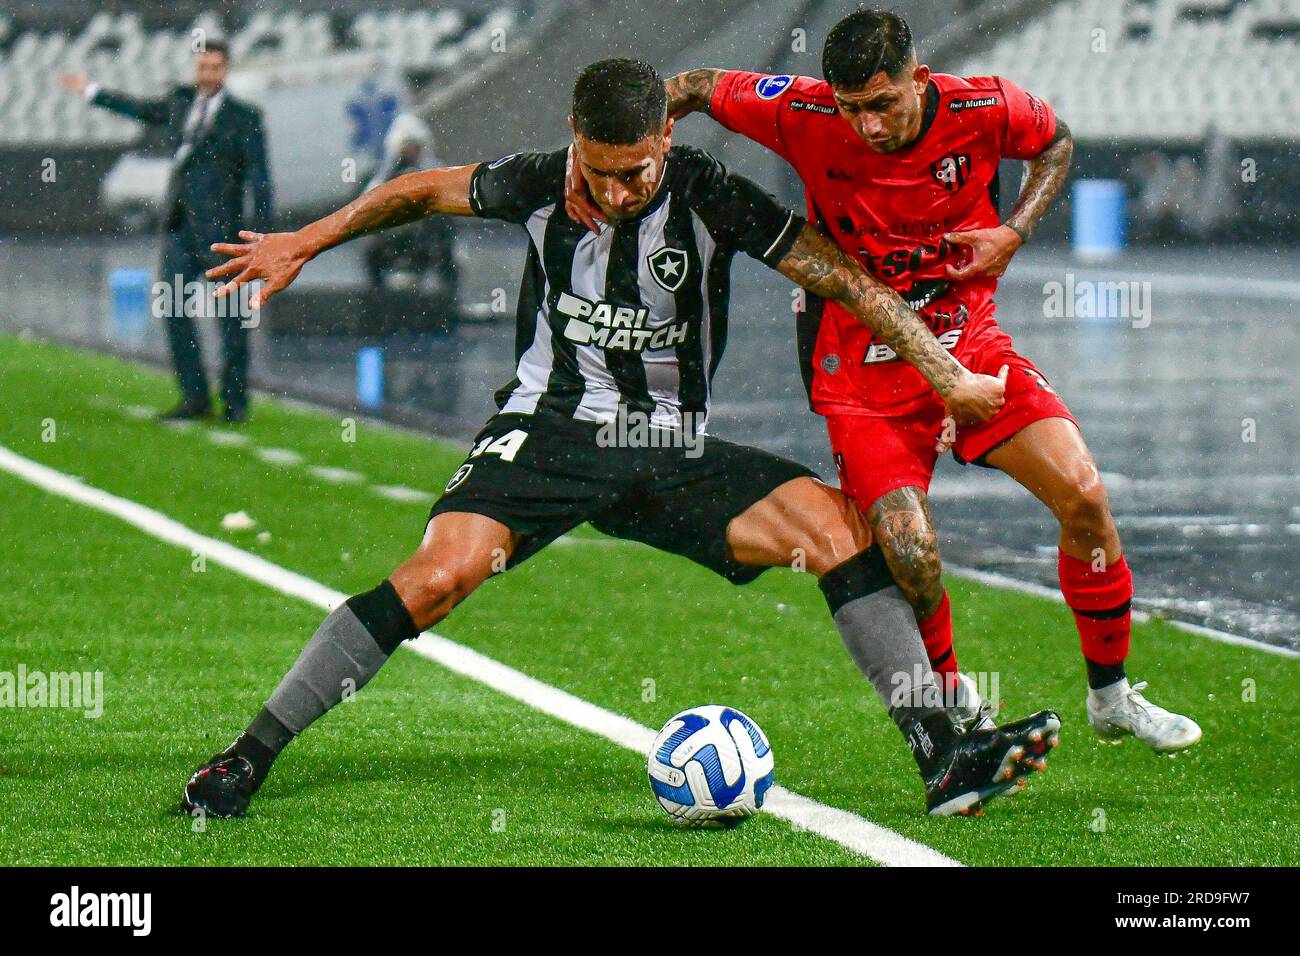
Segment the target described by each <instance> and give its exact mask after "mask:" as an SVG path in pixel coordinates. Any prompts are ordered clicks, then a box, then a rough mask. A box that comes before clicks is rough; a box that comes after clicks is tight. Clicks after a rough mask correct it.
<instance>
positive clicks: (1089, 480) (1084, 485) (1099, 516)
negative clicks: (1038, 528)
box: [1055, 473, 1111, 536]
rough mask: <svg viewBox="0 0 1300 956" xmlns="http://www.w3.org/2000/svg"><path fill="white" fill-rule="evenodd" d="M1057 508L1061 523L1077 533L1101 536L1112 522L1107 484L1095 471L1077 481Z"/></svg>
mask: <svg viewBox="0 0 1300 956" xmlns="http://www.w3.org/2000/svg"><path fill="white" fill-rule="evenodd" d="M1055 510H1056V516H1057V518H1058V519H1059V520H1060V522H1061V524H1062V525H1063V526H1064V527H1066V528H1069V529H1070V530H1071V531H1073V532H1075V533H1076V534H1086V535H1092V536H1100V535H1103V534H1104V533H1105V532H1106V530H1107V529H1108V528H1109V527H1110V524H1111V517H1110V504H1109V502H1108V501H1107V498H1106V486H1105V485H1104V484H1103V483H1102V480H1101V477H1100V476H1099V475H1097V474H1095V473H1094V474H1092V475H1089V476H1086V477H1083V478H1080V479H1079V480H1078V481H1076V482H1075V483H1074V485H1073V487H1072V488H1071V489H1070V494H1069V495H1068V496H1067V497H1066V498H1065V499H1064V500H1063V501H1062V502H1061V503H1060V504H1059V505H1058V506H1057V508H1056V509H1055Z"/></svg>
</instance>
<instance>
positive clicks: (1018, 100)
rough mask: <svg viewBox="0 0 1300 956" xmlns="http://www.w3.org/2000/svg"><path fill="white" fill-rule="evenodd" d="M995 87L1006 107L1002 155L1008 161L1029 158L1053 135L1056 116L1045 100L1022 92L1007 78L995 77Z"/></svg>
mask: <svg viewBox="0 0 1300 956" xmlns="http://www.w3.org/2000/svg"><path fill="white" fill-rule="evenodd" d="M998 85H999V86H1001V87H1002V97H1003V100H1004V101H1005V102H1006V104H1007V113H1006V115H1007V121H1006V122H1007V125H1006V129H1005V131H1004V132H1003V137H1002V155H1003V156H1005V157H1007V158H1008V159H1033V158H1034V157H1035V156H1037V155H1038V154H1039V153H1041V152H1042V151H1043V150H1044V149H1046V148H1047V144H1048V143H1050V142H1051V141H1052V137H1053V136H1055V135H1056V113H1055V112H1054V111H1053V110H1052V107H1051V106H1049V105H1048V103H1047V101H1046V100H1044V99H1041V98H1040V97H1037V96H1035V95H1034V94H1033V93H1027V92H1025V91H1024V90H1022V89H1021V88H1020V87H1018V86H1016V84H1014V83H1012V82H1011V81H1010V80H1008V79H1005V78H1003V77H998Z"/></svg>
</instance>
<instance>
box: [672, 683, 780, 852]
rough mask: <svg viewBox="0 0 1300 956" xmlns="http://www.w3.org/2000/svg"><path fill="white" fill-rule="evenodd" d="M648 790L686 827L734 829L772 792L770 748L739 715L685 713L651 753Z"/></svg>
mask: <svg viewBox="0 0 1300 956" xmlns="http://www.w3.org/2000/svg"><path fill="white" fill-rule="evenodd" d="M648 763H649V773H650V789H651V790H652V791H654V795H655V799H656V800H658V801H659V805H660V806H661V807H663V808H664V809H665V810H666V811H668V815H669V816H671V817H672V818H673V819H674V820H676V821H678V822H679V823H683V824H686V825H687V826H695V827H699V826H734V825H736V824H738V823H740V822H741V821H743V820H744V819H745V818H746V817H750V816H753V815H754V814H755V813H757V812H758V810H759V808H760V807H762V806H763V798H764V797H765V796H766V795H767V791H768V790H769V789H770V788H771V786H772V781H773V779H774V778H773V770H772V747H771V745H769V744H768V742H767V737H766V736H764V734H763V731H762V730H760V729H759V727H758V724H756V723H754V722H753V721H752V720H750V719H749V718H748V717H746V716H745V715H744V714H742V713H741V712H740V711H738V710H736V709H734V708H732V707H719V706H717V705H716V704H708V705H706V706H704V707H692V708H691V709H690V710H684V711H682V712H681V713H680V714H678V715H677V716H675V717H674V718H673V719H672V720H670V721H668V723H666V724H664V728H663V730H661V731H659V736H658V737H656V738H655V742H654V746H653V747H651V748H650V759H649V761H648Z"/></svg>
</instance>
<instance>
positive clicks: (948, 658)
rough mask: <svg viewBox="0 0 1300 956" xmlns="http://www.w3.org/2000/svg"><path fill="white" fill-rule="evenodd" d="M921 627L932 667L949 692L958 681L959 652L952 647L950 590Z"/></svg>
mask: <svg viewBox="0 0 1300 956" xmlns="http://www.w3.org/2000/svg"><path fill="white" fill-rule="evenodd" d="M917 626H918V627H919V628H920V629H921V642H922V643H923V644H925V654H926V656H927V657H929V658H930V669H931V670H933V671H934V672H935V673H936V674H938V675H940V677H939V681H940V687H941V689H942V690H943V691H944V692H945V693H947V692H950V691H951V690H952V689H953V687H954V686H956V683H957V652H956V651H955V650H953V647H952V605H951V604H949V603H948V592H947V591H944V592H943V600H942V601H940V602H939V606H938V607H937V608H935V610H934V613H933V614H931V615H930V616H929V617H927V618H926V619H925V620H924V621H921V622H920V623H919V624H918V625H917Z"/></svg>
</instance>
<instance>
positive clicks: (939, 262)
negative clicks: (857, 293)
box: [709, 71, 1056, 415]
mask: <svg viewBox="0 0 1300 956" xmlns="http://www.w3.org/2000/svg"><path fill="white" fill-rule="evenodd" d="M709 111H710V113H711V114H712V115H713V117H714V118H715V119H717V120H718V122H720V123H722V125H724V126H726V127H727V128H728V129H731V130H733V131H735V132H737V133H741V134H743V135H745V136H748V137H749V138H750V139H753V140H756V141H757V142H759V143H762V144H763V145H764V146H767V147H768V148H769V149H771V150H773V151H775V152H776V153H779V154H780V155H781V156H783V157H784V158H785V159H786V161H787V162H789V163H790V165H792V166H793V167H794V168H795V171H796V172H798V174H799V177H800V178H801V179H802V180H803V183H804V188H805V193H806V197H807V202H808V212H809V218H810V219H811V220H813V221H814V222H817V223H819V224H820V225H821V226H822V228H823V229H825V230H826V231H827V232H828V233H829V234H830V236H831V237H832V238H833V239H834V240H835V241H836V242H837V243H838V244H839V246H840V248H842V249H843V250H845V251H846V252H848V253H849V254H850V255H852V256H854V257H855V258H856V259H857V260H858V261H859V262H861V263H862V264H863V265H864V266H866V267H867V268H868V270H869V271H870V272H871V274H872V275H873V276H875V277H877V278H878V279H880V280H881V281H883V282H886V283H888V284H889V285H890V286H891V287H893V288H894V289H896V290H897V291H898V292H899V293H900V294H901V295H902V296H903V298H904V299H906V300H907V301H908V302H909V304H911V305H912V306H913V308H915V309H917V311H918V312H920V313H921V315H922V316H923V317H924V318H925V320H926V321H927V322H928V323H929V325H930V328H931V329H932V330H933V331H934V333H935V335H936V336H938V337H939V340H940V341H941V342H942V343H943V344H944V346H945V347H947V348H949V349H952V350H953V351H954V353H955V354H956V355H957V357H958V358H961V356H962V354H963V352H964V351H966V349H967V348H972V347H974V346H975V345H976V344H988V343H989V338H990V337H999V336H1000V337H1004V338H1005V337H1006V336H1005V333H1004V332H1002V331H1001V330H1000V329H998V327H997V324H996V323H995V322H994V319H993V311H994V305H993V292H994V289H995V288H996V287H997V280H995V279H985V278H981V279H971V280H967V281H963V282H953V281H951V280H949V279H948V278H947V276H946V272H945V267H946V266H947V265H948V264H949V263H953V264H956V263H957V262H958V259H957V256H958V250H959V247H955V246H952V245H950V244H949V243H948V242H947V241H946V240H945V239H944V238H943V237H944V234H945V233H949V232H959V231H964V230H968V229H983V228H989V227H993V226H997V225H998V224H999V223H1000V221H1001V220H1000V218H999V215H998V209H997V198H996V195H995V190H996V184H997V172H998V161H999V160H1001V159H1002V158H1004V157H1006V158H1012V159H1029V158H1032V157H1034V156H1037V155H1038V154H1039V153H1041V152H1042V151H1043V149H1045V148H1046V147H1047V145H1048V143H1050V142H1051V140H1052V137H1053V136H1054V135H1055V132H1056V117H1055V114H1054V113H1053V112H1052V108H1051V107H1050V106H1049V105H1048V104H1047V103H1046V102H1044V101H1043V100H1041V99H1039V98H1038V97H1036V96H1034V95H1033V94H1031V93H1026V92H1025V91H1024V90H1022V89H1020V88H1019V87H1018V86H1016V85H1015V84H1014V83H1012V82H1010V81H1009V80H1006V79H1003V78H1001V77H995V76H978V77H960V76H948V75H945V74H941V73H936V74H933V75H932V76H931V78H930V84H929V87H928V89H927V96H926V103H925V115H924V118H923V123H922V132H921V134H920V136H919V137H918V138H917V139H916V140H915V141H914V142H913V143H911V144H910V145H908V146H907V147H905V148H903V149H901V150H899V151H897V152H894V153H889V154H882V153H877V152H875V151H873V150H872V149H871V148H870V147H868V146H867V144H866V143H864V142H863V141H862V140H861V139H859V138H858V136H857V134H856V133H855V132H854V131H853V128H852V127H851V126H850V125H849V124H848V123H847V122H845V121H844V119H843V118H842V117H841V116H840V115H839V112H838V110H837V109H836V107H835V100H834V98H833V96H832V95H831V88H830V86H829V84H827V83H826V82H824V81H822V80H816V79H813V78H811V77H806V76H770V75H767V74H762V73H748V72H743V71H736V72H729V73H726V74H724V76H723V78H722V80H721V81H720V82H719V83H718V86H717V89H716V90H715V91H714V95H713V99H712V101H711V103H710V105H709ZM800 331H801V339H804V341H801V350H800V351H801V355H802V357H803V361H804V364H805V368H804V374H805V380H806V381H807V382H808V383H809V388H810V396H811V401H812V406H813V409H814V410H816V411H818V412H820V413H822V414H833V413H838V414H866V415H893V414H899V413H904V412H906V411H909V410H912V409H915V408H916V407H917V406H918V405H920V404H923V403H924V401H925V400H926V398H927V396H929V394H930V387H929V385H928V384H927V383H926V382H925V380H924V379H923V378H922V377H921V375H920V373H919V372H917V371H916V370H915V369H914V368H912V367H911V366H910V365H908V364H906V363H905V362H903V361H901V360H899V359H898V358H897V356H895V354H894V352H893V350H892V349H890V348H889V347H888V346H887V345H885V344H884V343H883V342H881V341H880V340H879V339H877V338H875V337H873V336H872V334H871V332H870V331H869V330H868V329H867V328H865V327H864V326H863V325H862V324H861V322H859V321H858V319H856V318H855V317H854V316H853V315H852V314H851V313H849V312H847V311H845V310H844V309H843V308H841V307H840V306H839V305H837V304H836V303H834V302H820V301H817V302H813V303H811V304H810V306H809V309H808V312H807V313H806V314H805V315H804V316H803V317H802V318H801V330H800Z"/></svg>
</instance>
